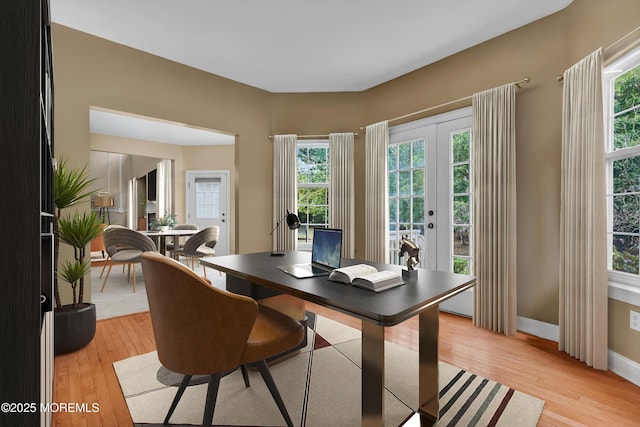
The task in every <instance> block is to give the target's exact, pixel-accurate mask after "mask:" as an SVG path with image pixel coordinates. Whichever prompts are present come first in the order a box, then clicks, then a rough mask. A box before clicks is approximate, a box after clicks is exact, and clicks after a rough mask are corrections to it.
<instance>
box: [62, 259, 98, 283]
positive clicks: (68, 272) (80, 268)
mask: <svg viewBox="0 0 640 427" xmlns="http://www.w3.org/2000/svg"><path fill="white" fill-rule="evenodd" d="M90 271H91V262H90V261H89V260H87V261H84V262H80V261H67V262H65V264H64V265H63V266H62V269H61V270H60V277H61V278H62V279H63V280H64V281H65V282H68V283H70V284H71V285H74V284H75V283H77V282H78V281H79V280H80V279H82V278H83V277H84V276H85V275H87V274H89V272H90Z"/></svg>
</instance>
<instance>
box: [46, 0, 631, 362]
mask: <svg viewBox="0 0 640 427" xmlns="http://www.w3.org/2000/svg"><path fill="white" fill-rule="evenodd" d="M639 16H640V2H638V1H637V0H610V1H607V2H604V1H601V0H574V2H573V3H572V4H571V5H570V6H569V7H568V8H566V9H565V10H563V11H561V12H559V13H557V14H554V15H552V16H550V17H547V18H544V19H542V20H539V21H537V22H534V23H532V24H530V25H527V26H525V27H523V28H521V29H518V30H515V31H512V32H510V33H508V34H505V35H503V36H501V37H498V38H496V39H493V40H490V41H488V42H485V43H483V44H481V45H479V46H476V47H474V48H471V49H468V50H466V51H463V52H460V53H459V54H456V55H453V56H451V57H449V58H446V59H444V60H442V61H439V62H437V63H435V64H432V65H430V66H427V67H424V68H422V69H420V70H417V71H415V72H413V73H410V74H408V75H406V76H403V77H400V78H398V79H395V80H393V81H391V82H388V83H385V84H383V85H380V86H378V87H375V88H372V89H370V90H367V91H365V92H362V93H332V94H269V93H266V92H263V91H260V90H257V89H255V88H251V87H248V86H245V85H241V84H238V83H234V82H231V81H229V80H225V79H222V78H219V77H216V76H212V75H209V74H206V73H203V72H200V71H197V70H193V69H190V68H188V67H185V66H182V65H179V64H175V63H172V62H170V61H166V60H163V59H160V58H157V57H153V56H151V55H148V54H145V53H141V52H138V51H135V50H133V49H129V48H126V47H122V46H120V45H117V44H114V43H110V42H107V41H104V40H101V39H98V38H95V37H92V36H88V35H86V34H83V33H79V32H76V31H73V30H70V29H68V28H65V27H61V26H58V25H54V34H53V36H54V60H55V64H54V65H55V72H56V144H57V147H56V151H57V152H63V153H65V154H67V153H69V155H68V157H69V159H70V160H71V161H73V162H86V161H87V159H88V142H87V141H88V108H89V106H90V105H96V106H99V107H103V108H110V109H114V110H119V111H126V112H131V113H135V114H142V115H146V116H150V117H158V118H161V119H166V120H171V121H177V122H183V123H187V124H192V125H196V126H201V127H205V128H210V129H218V130H221V131H225V132H228V133H232V134H235V135H236V136H237V137H236V146H235V151H236V156H235V165H236V168H235V173H236V180H235V185H236V188H235V196H236V198H237V199H236V215H235V217H236V221H237V222H236V223H237V230H238V231H237V240H236V241H237V250H238V251H239V252H250V251H256V250H266V249H268V248H269V239H268V232H269V230H270V229H271V226H272V224H271V223H272V221H271V219H270V215H264V216H260V215H256V214H255V212H256V211H255V207H256V206H261V207H265V208H266V209H268V211H267V212H270V210H271V206H272V202H271V200H272V190H271V182H272V181H271V180H272V171H271V162H272V154H271V145H270V144H269V142H268V139H267V135H269V134H275V133H298V134H307V133H311V134H318V133H328V132H340V131H350V130H356V131H357V130H359V126H360V125H366V124H370V123H374V122H376V121H380V120H384V119H389V118H392V117H397V116H400V115H403V114H406V113H408V112H411V111H415V110H419V109H423V108H426V107H429V106H432V105H437V104H440V103H443V102H448V101H451V100H454V99H457V98H461V97H466V96H469V95H471V94H472V93H474V92H477V91H481V90H484V89H488V88H491V87H494V86H497V85H501V84H504V83H508V82H511V81H514V80H518V79H521V78H523V77H525V76H529V77H531V78H532V83H531V84H529V85H527V86H525V87H523V88H522V89H521V90H520V91H519V92H518V95H517V117H516V126H517V139H518V142H517V171H518V172H517V193H518V314H519V315H521V316H524V317H528V318H531V319H536V320H540V321H543V322H548V323H551V324H557V323H558V275H559V265H558V250H559V244H558V232H559V214H560V207H559V206H560V205H559V199H560V196H559V192H560V153H561V151H560V145H561V116H562V115H561V107H562V104H561V102H562V100H561V96H562V85H561V84H559V83H557V82H556V80H555V78H556V76H558V75H561V74H562V73H563V72H564V70H565V69H566V68H568V67H569V66H571V65H572V64H574V63H575V62H577V61H578V60H579V59H581V58H582V57H584V56H586V55H587V54H589V53H590V52H592V51H594V50H595V49H597V48H598V47H606V46H608V45H610V44H612V43H613V42H615V41H616V40H618V39H619V38H620V37H622V36H624V35H625V34H627V33H629V32H630V31H632V30H633V29H634V28H636V27H638V26H639V25H640V19H639V18H638V17H639ZM381 60H384V59H381ZM464 105H469V102H468V101H467V102H466V103H464V102H463V103H461V104H460V105H458V106H456V107H461V106H464ZM437 112H439V111H434V112H433V113H434V114H435V113H437ZM440 112H441V111H440ZM355 172H356V177H357V182H356V194H357V197H356V216H357V219H358V221H357V223H358V226H357V228H356V255H357V256H358V255H362V251H363V248H364V237H363V235H364V229H363V228H362V221H361V219H362V218H363V211H364V197H363V192H364V191H363V190H364V179H363V175H364V137H363V133H362V132H361V135H360V137H359V138H358V139H356V165H355ZM611 309H612V313H611V314H610V316H611V318H612V319H614V318H617V316H621V314H620V312H619V307H618V305H617V304H612V305H611ZM627 316H628V310H627ZM632 339H637V336H633V335H632V334H631V331H630V329H629V328H628V325H627V327H626V328H624V327H622V328H621V329H620V330H618V329H615V330H613V331H611V335H610V342H611V343H612V346H617V345H618V343H622V342H626V341H627V340H632ZM632 358H633V359H634V360H636V361H638V362H640V357H637V355H633V356H632Z"/></svg>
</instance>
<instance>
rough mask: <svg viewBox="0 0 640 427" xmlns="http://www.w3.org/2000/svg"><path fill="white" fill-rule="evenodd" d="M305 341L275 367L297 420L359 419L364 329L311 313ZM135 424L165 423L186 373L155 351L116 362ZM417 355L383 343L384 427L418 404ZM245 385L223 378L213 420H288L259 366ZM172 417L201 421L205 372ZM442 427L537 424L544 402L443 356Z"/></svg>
mask: <svg viewBox="0 0 640 427" xmlns="http://www.w3.org/2000/svg"><path fill="white" fill-rule="evenodd" d="M309 315H310V318H309V320H310V322H309V323H310V326H311V327H310V328H309V337H308V343H309V344H308V345H307V347H306V348H305V349H304V350H302V351H301V352H300V354H298V355H296V356H294V357H292V358H289V359H288V360H285V361H283V362H281V363H278V364H275V365H273V366H271V367H270V370H271V373H272V375H273V378H274V380H275V382H276V384H277V386H278V389H279V391H280V394H281V395H282V398H283V400H284V402H285V404H286V406H287V410H288V411H289V415H290V416H291V419H292V420H293V422H294V424H295V425H296V426H311V427H316V426H331V427H334V426H348V427H352V426H357V425H360V407H361V405H360V403H361V396H360V384H361V378H360V331H358V330H357V329H353V328H350V327H348V326H345V325H342V324H340V323H337V322H334V321H332V320H329V319H326V318H324V317H321V316H315V315H314V314H313V313H310V314H309ZM114 368H115V371H116V374H117V376H118V380H119V381H120V385H121V387H122V392H123V394H124V396H125V399H126V401H127V405H128V407H129V412H130V413H131V417H132V419H133V422H134V424H136V425H148V424H161V423H162V421H163V420H164V417H165V415H166V413H167V411H168V409H169V406H170V404H171V401H172V400H173V397H174V395H175V393H176V390H177V386H178V385H179V383H180V381H181V379H182V377H181V376H180V375H177V374H175V373H172V372H170V371H168V370H167V369H165V368H164V367H162V366H161V364H160V362H159V361H158V358H157V355H156V353H155V352H152V353H148V354H143V355H140V356H136V357H132V358H129V359H125V360H121V361H118V362H116V363H114ZM417 372H418V354H417V353H416V352H414V351H410V350H408V349H406V348H404V347H401V346H398V345H396V344H393V343H389V342H387V343H386V345H385V384H386V393H385V425H386V426H397V425H401V424H402V423H403V422H404V421H405V420H406V419H407V418H409V417H410V416H411V415H412V414H413V413H414V412H415V409H416V408H417V400H418V399H417V391H418V379H417ZM249 374H250V381H251V387H249V388H246V387H245V385H244V382H243V380H242V375H241V373H240V371H239V370H238V371H236V372H233V373H232V374H230V375H228V376H226V377H224V378H223V379H222V380H221V381H220V390H219V392H218V400H217V403H216V408H215V414H214V419H213V424H214V425H225V426H227V425H230V426H280V425H285V423H284V419H283V418H282V416H281V414H280V412H279V411H278V408H277V406H276V404H275V402H274V401H273V399H272V398H271V395H270V394H269V392H268V390H267V388H266V386H265V384H264V381H263V380H262V378H261V377H260V375H259V373H258V372H253V371H250V372H249ZM192 384H193V385H191V386H189V387H188V388H187V390H186V391H185V394H184V395H183V396H182V399H181V401H180V403H179V404H178V407H177V408H176V411H175V412H174V414H173V416H172V418H171V424H172V425H199V424H201V423H202V416H203V412H204V405H205V397H206V391H207V384H206V377H200V378H195V377H194V379H193V380H192ZM439 385H440V419H439V420H438V423H437V424H436V425H437V426H474V425H475V426H508V427H514V426H517V427H526V426H535V425H536V424H537V422H538V419H539V417H540V414H541V412H542V407H543V406H544V402H543V401H542V400H539V399H537V398H534V397H531V396H528V395H526V394H524V393H520V392H518V391H515V390H513V389H511V388H509V387H506V386H504V385H501V384H497V383H495V382H493V381H490V380H488V379H486V378H482V377H479V376H477V375H475V374H472V373H469V372H465V371H463V370H461V369H459V368H456V367H454V366H451V365H449V364H447V363H444V362H440V376H439Z"/></svg>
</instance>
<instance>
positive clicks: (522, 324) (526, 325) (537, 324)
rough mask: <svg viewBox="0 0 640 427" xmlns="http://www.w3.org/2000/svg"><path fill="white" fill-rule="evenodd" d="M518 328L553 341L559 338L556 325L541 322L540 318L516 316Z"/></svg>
mask: <svg viewBox="0 0 640 427" xmlns="http://www.w3.org/2000/svg"><path fill="white" fill-rule="evenodd" d="M518 330H519V331H522V332H525V333H527V334H531V335H535V336H536V337H540V338H544V339H547V340H551V341H555V342H558V341H559V340H560V330H559V328H558V325H553V324H551V323H546V322H541V321H540V320H534V319H529V318H527V317H522V316H518Z"/></svg>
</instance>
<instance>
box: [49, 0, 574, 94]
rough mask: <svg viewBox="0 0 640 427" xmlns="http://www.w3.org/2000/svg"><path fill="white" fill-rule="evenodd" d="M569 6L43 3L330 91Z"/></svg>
mask: <svg viewBox="0 0 640 427" xmlns="http://www.w3.org/2000/svg"><path fill="white" fill-rule="evenodd" d="M571 1H572V0H400V1H398V0H323V1H310V0H240V1H238V0H182V1H179V0H134V1H132V0H108V1H105V0H51V16H52V20H53V21H54V22H56V23H59V24H62V25H65V26H68V27H71V28H75V29H77V30H79V31H83V32H86V33H90V34H93V35H96V36H98V37H102V38H105V39H108V40H112V41H114V42H117V43H120V44H123V45H126V46H130V47H133V48H136V49H139V50H143V51H146V52H149V53H152V54H154V55H157V56H161V57H164V58H167V59H170V60H173V61H176V62H179V63H182V64H186V65H189V66H191V67H195V68H198V69H202V70H205V71H208V72H211V73H213V74H217V75H219V76H223V77H226V78H229V79H231V80H235V81H238V82H241V83H245V84H248V85H251V86H254V87H257V88H261V89H264V90H267V91H271V92H339V91H362V90H365V89H368V88H370V87H373V86H376V85H379V84H381V83H384V82H386V81H389V80H391V79H394V78H396V77H398V76H401V75H403V74H406V73H408V72H410V71H413V70H416V69H418V68H421V67H423V66H425V65H428V64H430V63H433V62H435V61H438V60H440V59H442V58H444V57H447V56H449V55H452V54H454V53H456V52H459V51H461V50H464V49H466V48H469V47H471V46H474V45H476V44H479V43H481V42H483V41H486V40H489V39H491V38H493V37H496V36H498V35H500V34H503V33H506V32H508V31H510V30H513V29H515V28H518V27H520V26H523V25H526V24H528V23H530V22H532V21H535V20H537V19H540V18H542V17H544V16H547V15H549V14H552V13H554V12H557V11H559V10H561V9H563V8H565V7H566V6H568V5H569V4H570V3H571ZM516 77H518V76H514V78H516Z"/></svg>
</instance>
